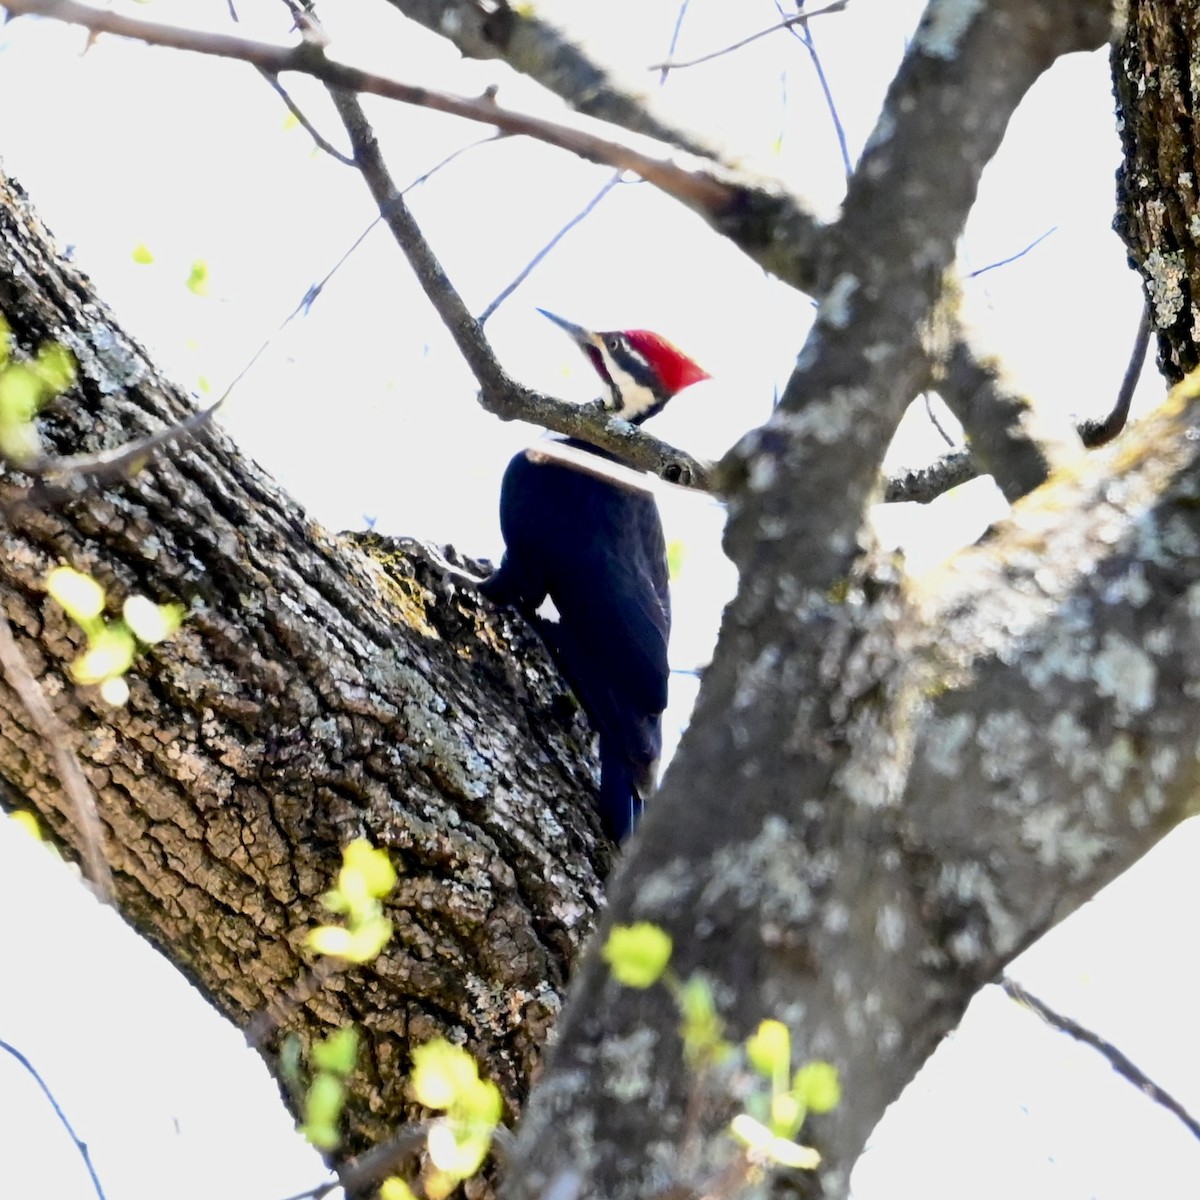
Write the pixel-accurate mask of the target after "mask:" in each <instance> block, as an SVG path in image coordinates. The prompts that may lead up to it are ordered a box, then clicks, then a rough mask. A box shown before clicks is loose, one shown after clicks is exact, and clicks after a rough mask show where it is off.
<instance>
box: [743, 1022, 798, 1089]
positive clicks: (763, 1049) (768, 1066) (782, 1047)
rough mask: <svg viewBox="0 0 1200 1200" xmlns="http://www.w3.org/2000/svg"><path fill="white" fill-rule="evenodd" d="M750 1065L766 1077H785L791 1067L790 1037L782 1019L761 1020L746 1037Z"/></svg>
mask: <svg viewBox="0 0 1200 1200" xmlns="http://www.w3.org/2000/svg"><path fill="white" fill-rule="evenodd" d="M746 1057H747V1058H748V1059H749V1060H750V1065H751V1066H752V1067H753V1068H754V1069H755V1070H756V1071H757V1072H758V1073H759V1074H760V1075H764V1076H766V1078H767V1079H775V1078H777V1077H778V1076H782V1077H783V1078H785V1079H786V1077H787V1074H788V1072H789V1071H790V1070H791V1069H792V1039H791V1036H790V1035H789V1033H788V1028H787V1026H786V1025H785V1024H784V1023H783V1022H782V1021H762V1022H760V1023H759V1026H758V1029H757V1030H755V1032H754V1033H753V1034H752V1035H751V1036H750V1037H749V1038H747V1039H746Z"/></svg>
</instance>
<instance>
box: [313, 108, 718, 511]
mask: <svg viewBox="0 0 1200 1200" xmlns="http://www.w3.org/2000/svg"><path fill="white" fill-rule="evenodd" d="M331 95H332V96H333V102H334V105H335V106H336V108H337V110H338V113H339V115H340V116H341V118H342V122H343V124H344V125H345V127H346V131H347V133H348V134H349V135H350V142H351V145H352V146H353V147H354V155H355V159H356V160H357V162H358V166H359V169H360V170H361V171H362V173H363V177H364V179H365V180H366V181H367V186H368V187H369V188H370V189H371V194H372V195H373V196H374V197H375V202H376V203H377V204H378V205H379V211H380V213H381V214H382V215H383V219H384V220H385V221H386V222H387V224H388V227H389V228H390V229H391V231H392V234H393V236H394V237H395V239H396V242H397V244H398V245H399V246H400V249H401V251H402V252H403V254H404V256H405V257H406V258H407V259H408V261H409V264H410V265H411V267H412V269H413V271H414V272H415V274H416V276H417V279H418V281H419V282H420V284H421V287H422V288H423V290H424V292H425V294H426V296H428V298H429V301H430V303H431V304H432V305H433V306H434V308H435V309H436V310H437V313H438V316H440V317H441V319H442V321H443V323H444V324H445V326H446V328H447V330H448V331H449V333H450V336H451V337H453V338H454V341H455V344H456V345H457V346H458V349H459V352H460V353H461V354H462V356H463V358H464V359H465V360H466V363H467V366H468V367H470V369H471V372H472V374H473V375H474V376H475V378H476V380H478V382H479V387H480V401H481V403H482V404H483V406H484V407H485V408H486V409H487V410H488V411H489V412H491V413H494V414H495V415H496V416H498V417H500V418H501V419H502V420H521V421H529V422H531V423H532V424H535V425H541V426H543V427H544V428H546V429H552V430H554V431H555V432H557V433H565V434H567V435H569V436H571V437H579V438H583V439H584V440H585V441H588V442H591V443H592V444H593V445H596V446H600V447H601V448H602V449H605V450H611V451H612V452H613V453H614V454H619V455H620V456H621V458H622V459H623V460H624V461H625V462H628V463H629V464H630V465H632V466H634V467H637V468H639V469H641V470H645V471H651V472H652V473H653V474H655V475H657V476H658V477H659V478H661V479H664V480H666V481H667V482H670V483H677V484H679V485H681V486H684V487H692V488H697V489H700V490H708V488H709V487H710V486H711V479H710V473H709V469H708V468H707V467H706V466H705V465H704V464H702V463H700V462H698V461H697V460H696V459H694V458H692V457H691V456H690V455H688V454H684V453H683V452H682V451H679V450H675V449H674V448H673V447H671V446H668V445H666V443H664V442H660V441H659V440H658V439H657V438H653V437H650V436H649V435H648V434H646V433H643V432H642V431H641V430H639V429H637V428H635V427H634V426H632V425H630V424H629V423H628V422H627V421H620V420H614V419H612V418H609V417H607V416H606V415H605V414H604V413H603V411H602V410H600V409H599V408H597V407H596V406H581V405H577V404H566V403H564V402H563V401H561V400H555V399H554V398H553V397H551V396H545V395H542V394H541V393H539V392H534V391H532V390H530V389H529V388H526V387H523V386H522V385H521V384H519V383H517V382H516V381H515V380H513V379H512V378H511V377H510V376H509V375H508V373H507V372H506V371H505V370H504V368H503V367H502V366H501V365H500V364H499V363H498V362H497V361H496V357H495V355H494V354H493V353H492V348H491V346H489V345H488V342H487V339H486V338H485V337H484V334H483V330H482V329H481V328H480V326H479V323H478V322H477V321H476V320H475V318H474V317H472V316H471V314H470V312H469V311H468V309H467V306H466V305H465V304H464V303H463V301H462V298H461V297H460V296H459V294H458V293H457V292H456V291H455V290H454V287H453V285H452V284H451V283H450V280H449V279H448V278H447V277H446V273H445V271H443V270H442V266H441V263H439V262H438V260H437V258H436V256H435V255H434V253H433V250H432V249H431V248H430V246H429V243H428V242H427V241H426V240H425V237H424V235H423V234H422V233H421V230H420V227H419V226H418V225H417V223H416V221H415V220H414V219H413V215H412V213H411V212H410V211H409V208H408V206H407V205H406V204H405V203H404V198H403V196H402V195H401V193H400V192H399V191H397V189H396V186H395V184H394V183H393V182H392V179H391V176H390V174H389V173H388V170H387V166H386V164H385V163H384V161H383V156H382V155H381V154H380V152H379V145H378V143H377V142H376V140H375V134H374V132H373V131H372V129H371V127H370V124H369V123H368V122H367V119H366V117H365V115H364V114H363V111H362V106H361V105H360V104H359V103H358V100H357V98H356V97H355V96H354V95H353V94H351V93H349V92H344V91H338V90H331Z"/></svg>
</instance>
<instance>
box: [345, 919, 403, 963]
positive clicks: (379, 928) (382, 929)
mask: <svg viewBox="0 0 1200 1200" xmlns="http://www.w3.org/2000/svg"><path fill="white" fill-rule="evenodd" d="M391 936H392V923H391V921H389V920H388V919H387V917H371V918H369V919H368V920H366V921H362V922H360V923H359V924H357V925H355V926H354V928H353V929H352V930H351V931H350V943H349V945H348V946H347V948H346V950H345V953H344V954H343V955H342V957H343V958H346V959H348V960H349V961H350V962H356V963H366V962H371V960H372V959H374V958H377V957H378V955H379V952H380V950H382V949H383V948H384V946H386V945H387V944H388V942H389V941H390V940H391Z"/></svg>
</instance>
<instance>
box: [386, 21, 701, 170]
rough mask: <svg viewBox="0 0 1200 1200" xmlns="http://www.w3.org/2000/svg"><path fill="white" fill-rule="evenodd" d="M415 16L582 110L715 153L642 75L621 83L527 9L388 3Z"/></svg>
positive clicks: (466, 51) (469, 52) (473, 54)
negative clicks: (667, 112) (670, 113)
mask: <svg viewBox="0 0 1200 1200" xmlns="http://www.w3.org/2000/svg"><path fill="white" fill-rule="evenodd" d="M390 3H391V4H392V5H393V7H394V8H396V9H397V10H398V11H399V12H401V13H402V14H403V15H404V16H405V17H407V18H408V19H409V20H411V21H416V22H417V23H418V24H419V25H423V26H424V27H425V28H426V29H428V30H430V31H431V32H432V33H436V34H437V35H438V36H439V37H444V38H446V39H448V40H449V41H450V42H451V43H453V45H455V46H456V47H457V48H458V50H459V51H460V52H461V53H462V54H463V55H465V56H466V57H467V58H476V59H500V60H502V61H503V62H505V63H507V64H508V65H509V66H510V67H512V69H513V70H514V71H518V72H520V73H521V74H522V75H527V76H528V77H529V78H530V79H533V80H534V81H536V82H537V83H540V84H541V85H542V87H544V88H546V90H547V91H550V92H553V93H554V94H555V95H556V96H559V97H561V98H562V99H563V100H565V101H566V102H567V103H568V104H569V105H570V106H571V107H572V108H574V109H575V111H576V112H580V113H584V114H585V115H587V116H590V117H595V118H596V119H597V120H601V121H608V122H611V123H612V124H614V125H620V126H621V127H622V128H623V129H629V130H632V131H633V132H634V133H641V134H645V135H646V136H647V137H652V138H656V139H658V140H659V141H663V142H669V143H670V144H671V145H673V146H678V147H679V148H680V149H682V150H688V151H691V153H693V154H702V155H705V156H707V157H709V158H713V157H717V156H716V154H715V153H714V150H713V147H712V145H711V144H710V143H709V141H708V140H707V139H706V138H705V137H704V135H703V134H701V133H699V132H698V131H695V130H690V129H683V128H681V127H680V126H679V125H678V124H677V123H676V122H674V121H672V120H669V119H667V118H666V117H664V116H662V115H660V114H657V113H655V112H654V111H653V96H648V95H646V94H645V93H644V88H643V84H642V81H641V79H640V78H633V79H628V80H625V81H624V83H622V82H619V81H618V80H617V79H616V77H615V75H614V72H613V71H612V69H611V68H609V67H607V66H601V65H600V64H598V63H596V62H593V61H592V59H590V58H589V57H588V55H587V53H586V51H585V50H583V49H582V48H581V47H580V46H579V45H578V44H577V43H575V42H574V41H572V40H571V38H569V37H568V36H567V35H566V34H565V33H564V32H563V31H562V30H561V29H559V28H557V27H556V26H555V25H553V24H552V23H551V22H550V21H548V20H546V18H545V17H543V16H540V15H539V14H537V13H535V12H531V11H529V10H528V8H527V7H526V6H520V7H513V6H510V5H508V4H502V5H496V6H493V7H491V8H489V7H488V6H485V5H483V4H480V3H478V0H390Z"/></svg>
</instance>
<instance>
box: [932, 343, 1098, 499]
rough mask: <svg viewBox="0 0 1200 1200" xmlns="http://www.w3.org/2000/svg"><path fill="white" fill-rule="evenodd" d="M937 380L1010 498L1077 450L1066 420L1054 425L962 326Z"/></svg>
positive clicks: (982, 465)
mask: <svg viewBox="0 0 1200 1200" xmlns="http://www.w3.org/2000/svg"><path fill="white" fill-rule="evenodd" d="M936 386H937V389H938V392H939V393H940V394H941V396H942V399H943V400H945V401H946V404H947V405H948V406H949V408H950V411H951V412H952V413H953V414H954V415H955V416H956V417H957V418H958V420H959V422H960V423H961V424H962V427H963V429H964V430H965V431H966V434H967V437H968V439H969V441H970V444H971V453H972V456H973V457H974V459H975V461H976V463H977V464H978V466H979V469H980V470H981V471H983V472H986V473H987V474H989V475H991V476H992V478H993V479H995V481H996V483H997V485H998V486H999V488H1000V490H1001V491H1002V492H1003V493H1004V496H1005V498H1006V499H1007V500H1008V501H1009V502H1010V503H1011V502H1012V501H1014V500H1017V499H1019V498H1020V497H1021V496H1025V495H1027V494H1028V493H1029V492H1032V491H1033V490H1034V488H1037V487H1040V486H1041V485H1042V484H1043V483H1045V482H1046V480H1047V479H1048V478H1049V477H1050V473H1051V471H1053V470H1054V469H1055V468H1056V467H1057V466H1060V465H1062V464H1063V463H1065V462H1067V461H1068V460H1069V459H1070V458H1073V457H1074V456H1075V455H1076V454H1077V453H1078V452H1079V443H1078V441H1077V440H1076V438H1075V435H1074V431H1073V430H1072V429H1071V428H1070V426H1068V425H1066V424H1065V423H1064V426H1063V428H1062V429H1061V430H1057V429H1055V428H1053V427H1052V424H1051V422H1050V421H1049V420H1048V419H1047V418H1046V417H1045V416H1044V415H1043V413H1042V412H1041V410H1040V409H1039V408H1038V406H1036V405H1034V404H1033V403H1031V401H1030V400H1029V398H1028V397H1026V396H1024V395H1023V394H1021V393H1020V392H1018V391H1017V390H1016V389H1015V388H1013V387H1012V385H1011V384H1010V383H1009V382H1008V381H1007V380H1006V379H1005V376H1004V371H1003V368H1002V366H1001V364H1000V361H999V360H998V359H995V358H990V357H984V356H982V355H980V354H979V353H978V352H977V351H976V349H975V348H974V347H973V346H972V345H971V343H970V340H969V338H968V335H967V334H966V333H965V332H964V331H962V330H960V331H959V337H958V338H957V339H956V341H955V343H954V345H953V347H952V349H951V351H950V358H949V362H948V363H947V364H946V369H945V374H944V375H943V376H942V377H941V378H939V379H938V380H937V382H936Z"/></svg>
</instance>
